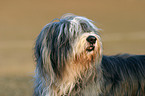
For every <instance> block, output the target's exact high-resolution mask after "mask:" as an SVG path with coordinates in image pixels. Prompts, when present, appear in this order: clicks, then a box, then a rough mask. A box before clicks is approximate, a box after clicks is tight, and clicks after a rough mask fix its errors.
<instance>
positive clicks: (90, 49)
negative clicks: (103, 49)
mask: <svg viewBox="0 0 145 96" xmlns="http://www.w3.org/2000/svg"><path fill="white" fill-rule="evenodd" d="M94 49H95V46H93V45H91V46H89V47H87V49H86V50H87V51H88V52H91V51H93V50H94Z"/></svg>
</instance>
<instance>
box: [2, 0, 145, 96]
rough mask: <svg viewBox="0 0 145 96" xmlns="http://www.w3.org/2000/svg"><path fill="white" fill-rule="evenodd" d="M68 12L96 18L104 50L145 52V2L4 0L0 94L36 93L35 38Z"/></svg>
mask: <svg viewBox="0 0 145 96" xmlns="http://www.w3.org/2000/svg"><path fill="white" fill-rule="evenodd" d="M65 13H73V14H76V15H81V16H85V17H87V18H89V19H92V20H93V21H95V22H96V23H95V25H96V26H98V27H99V28H101V29H102V31H101V37H102V42H103V50H104V52H103V53H104V54H107V55H114V54H122V53H130V54H145V0H0V96H32V94H33V75H34V69H35V62H34V56H33V47H34V43H35V38H36V37H37V35H38V34H39V33H40V31H41V29H42V28H43V26H44V25H46V24H47V23H49V22H50V21H51V20H52V19H54V18H60V17H61V16H62V15H63V14H65Z"/></svg>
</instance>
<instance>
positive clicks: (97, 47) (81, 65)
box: [34, 14, 145, 96]
mask: <svg viewBox="0 0 145 96" xmlns="http://www.w3.org/2000/svg"><path fill="white" fill-rule="evenodd" d="M55 20H58V21H55ZM55 20H53V21H52V22H50V23H48V24H47V25H46V26H45V27H44V28H43V29H42V31H41V32H40V34H39V35H38V37H37V39H36V43H35V48H34V51H35V58H36V63H37V64H36V70H35V83H34V86H35V88H34V96H145V55H129V54H122V55H114V56H106V55H103V49H102V41H101V37H100V33H99V30H100V29H99V28H97V27H96V26H95V25H94V24H93V21H92V20H90V19H88V18H86V17H83V16H77V15H73V14H67V15H64V16H62V18H61V19H55Z"/></svg>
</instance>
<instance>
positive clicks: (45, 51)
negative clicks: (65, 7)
mask: <svg viewBox="0 0 145 96" xmlns="http://www.w3.org/2000/svg"><path fill="white" fill-rule="evenodd" d="M101 54H102V44H101V39H100V36H99V34H98V28H97V27H96V26H95V25H94V24H93V23H92V21H91V20H89V19H87V18H85V17H81V16H75V15H65V16H63V17H62V18H61V19H59V20H58V22H54V21H53V22H50V23H49V24H47V25H46V26H45V27H44V28H43V29H42V31H41V33H40V34H39V36H38V38H37V41H36V46H35V56H36V60H37V63H38V64H37V66H38V67H39V69H40V70H39V71H40V72H41V73H45V72H47V73H49V74H51V76H52V75H53V76H54V75H56V76H61V73H62V71H63V70H65V69H64V68H65V66H66V63H67V64H68V63H70V62H72V61H73V62H75V63H77V62H79V63H80V64H81V63H82V64H83V62H85V63H87V62H96V60H97V59H98V58H100V57H101Z"/></svg>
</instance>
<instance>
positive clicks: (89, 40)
mask: <svg viewBox="0 0 145 96" xmlns="http://www.w3.org/2000/svg"><path fill="white" fill-rule="evenodd" d="M86 40H87V41H88V42H89V43H91V44H95V43H96V40H97V38H96V37H95V36H89V37H88V38H87V39H86Z"/></svg>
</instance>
